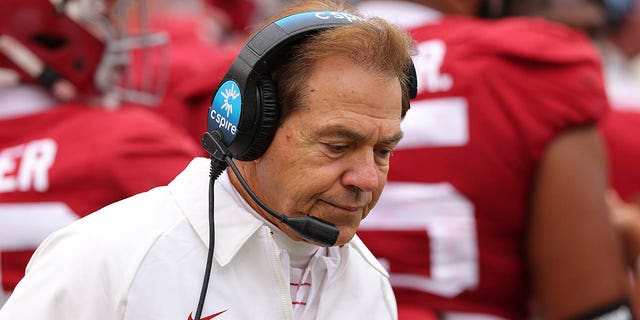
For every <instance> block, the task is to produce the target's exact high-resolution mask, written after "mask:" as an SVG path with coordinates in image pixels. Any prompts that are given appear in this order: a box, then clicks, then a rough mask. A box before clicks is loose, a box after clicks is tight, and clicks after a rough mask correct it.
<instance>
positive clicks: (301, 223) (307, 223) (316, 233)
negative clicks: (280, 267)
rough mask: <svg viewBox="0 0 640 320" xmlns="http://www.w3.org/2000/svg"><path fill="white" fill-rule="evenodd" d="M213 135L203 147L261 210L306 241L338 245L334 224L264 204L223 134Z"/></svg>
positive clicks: (216, 132) (205, 137)
mask: <svg viewBox="0 0 640 320" xmlns="http://www.w3.org/2000/svg"><path fill="white" fill-rule="evenodd" d="M213 133H214V134H213V135H212V134H211V133H210V132H206V133H205V134H204V135H203V136H202V146H203V147H204V148H205V150H207V152H209V154H211V156H212V157H213V158H215V159H216V160H218V161H224V162H225V163H226V164H227V165H228V166H229V167H231V170H233V173H234V174H235V176H236V177H237V178H238V181H240V184H241V185H242V187H243V188H244V190H246V191H247V193H248V194H249V196H250V197H251V199H253V201H255V202H256V204H258V206H260V208H262V209H264V210H265V211H266V212H267V213H269V214H270V215H272V216H274V217H276V218H277V219H278V220H280V222H282V223H283V224H285V225H287V226H288V227H289V228H291V229H292V230H293V231H294V232H295V233H296V234H298V235H299V236H301V237H302V238H304V239H307V240H309V241H311V242H314V243H316V244H320V245H323V246H326V247H331V246H334V245H335V244H336V241H337V240H338V235H339V234H340V231H339V230H338V228H337V227H336V226H335V225H334V224H333V223H331V222H328V221H325V220H323V219H320V218H317V217H313V216H303V217H287V216H286V215H284V214H282V213H278V212H276V211H274V210H273V209H271V208H269V207H268V206H267V205H266V204H265V203H264V202H262V201H261V200H260V198H258V196H256V194H255V193H254V192H253V191H252V190H251V188H250V187H249V185H248V184H247V182H246V181H245V180H244V178H243V177H242V174H241V173H240V171H239V170H238V168H237V167H236V165H235V163H233V161H232V160H231V159H232V155H231V153H230V152H229V150H228V149H227V147H226V146H225V145H224V143H223V142H222V135H221V133H219V132H218V131H214V132H213Z"/></svg>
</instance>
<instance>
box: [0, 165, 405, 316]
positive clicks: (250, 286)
mask: <svg viewBox="0 0 640 320" xmlns="http://www.w3.org/2000/svg"><path fill="white" fill-rule="evenodd" d="M208 173H209V160H208V159H204V158H198V159H195V160H194V161H192V162H191V164H189V166H188V167H187V168H186V169H185V170H184V171H183V172H182V173H180V175H178V176H177V177H176V179H175V180H174V181H172V182H171V183H170V184H169V185H168V186H165V187H159V188H155V189H153V190H151V191H149V192H146V193H142V194H139V195H136V196H133V197H131V198H128V199H125V200H123V201H120V202H117V203H115V204H112V205H110V206H107V207H105V208H103V209H101V210H99V211H97V212H96V213H93V214H91V215H89V216H87V217H85V218H83V219H81V220H78V221H77V222H75V223H73V224H72V225H70V226H69V227H66V228H64V229H62V230H60V231H58V232H56V233H54V234H53V235H52V236H50V237H49V238H48V239H47V240H46V241H45V242H44V243H43V244H42V245H41V246H40V247H39V248H38V250H37V251H36V253H35V254H34V256H33V258H32V260H31V262H30V263H29V266H28V267H27V275H26V276H25V278H24V279H23V280H22V281H21V282H20V284H19V285H18V287H17V288H16V290H15V291H14V293H13V295H12V296H11V297H10V298H9V301H8V302H7V303H6V304H5V305H4V307H3V308H2V309H1V310H0V320H13V319H34V320H35V319H38V320H40V319H49V320H72V319H94V320H95V319H131V320H146V319H148V320H161V319H171V320H187V319H190V317H191V314H194V313H195V308H196V306H197V303H198V298H199V295H200V288H201V286H202V278H203V274H204V267H205V262H206V256H207V246H208V243H209V240H208V239H209V236H208V183H209V175H208ZM236 199H237V198H236V197H233V196H232V195H231V194H230V193H229V192H228V191H227V190H226V189H225V188H224V187H222V186H221V185H220V183H218V182H216V186H215V226H216V241H215V254H214V256H215V261H214V263H213V267H212V274H211V280H210V282H209V290H208V293H207V299H206V303H205V305H204V310H203V312H202V317H203V318H205V317H208V316H210V315H213V314H216V313H219V312H223V313H221V314H220V315H219V316H217V317H215V319H216V320H217V319H221V320H222V319H277V320H281V319H293V313H292V306H291V297H290V293H289V283H288V282H287V281H286V280H285V279H287V278H285V276H284V274H283V270H282V265H281V263H280V260H279V258H278V252H279V251H278V248H277V247H276V244H275V242H274V240H273V238H272V235H271V233H270V230H269V227H267V226H266V225H265V224H264V222H262V221H260V220H258V219H256V218H255V217H254V216H253V215H252V214H250V213H249V212H247V210H246V209H244V207H243V205H242V204H241V203H239V202H238V201H237V200H236ZM245 205H246V204H245ZM340 256H341V257H342V259H341V262H340V265H339V266H338V271H337V274H336V276H335V277H334V278H333V281H331V282H329V283H327V284H326V286H325V291H324V292H323V293H322V295H321V300H320V305H319V310H318V319H396V318H397V309H396V304H395V298H394V296H393V292H392V290H391V286H390V285H389V282H388V275H387V273H386V271H385V270H384V269H383V268H382V266H380V264H379V263H378V261H377V260H376V259H375V258H374V257H373V255H372V254H371V253H370V252H369V251H368V250H367V249H366V247H365V246H364V245H363V244H362V242H361V241H360V240H359V239H358V238H357V236H356V237H354V239H353V240H352V241H351V242H350V243H348V244H346V245H345V246H343V247H341V248H340Z"/></svg>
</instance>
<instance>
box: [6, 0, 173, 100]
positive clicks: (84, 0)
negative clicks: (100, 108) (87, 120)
mask: <svg viewBox="0 0 640 320" xmlns="http://www.w3.org/2000/svg"><path fill="white" fill-rule="evenodd" d="M2 1H3V3H4V7H5V9H4V10H0V71H1V72H0V82H4V83H5V84H6V83H16V82H23V83H36V84H40V85H42V86H44V87H46V88H48V89H50V90H51V91H52V92H53V93H54V94H55V95H56V96H57V97H58V98H61V99H63V100H69V99H72V98H87V97H91V99H93V98H95V97H98V98H106V99H100V100H99V101H100V102H101V103H105V101H107V102H106V103H107V104H110V105H117V104H118V103H119V102H120V101H130V102H136V103H143V104H148V105H155V104H156V103H157V102H158V101H159V99H160V98H161V97H162V95H163V93H164V83H165V78H166V74H165V73H166V71H164V70H162V68H161V66H162V65H166V63H158V62H156V61H157V60H159V59H160V60H162V59H165V60H166V59H168V55H167V53H166V51H167V49H166V44H167V42H168V38H167V36H166V35H164V34H162V33H158V32H151V31H150V30H149V29H148V27H147V22H146V16H145V15H146V12H145V7H144V2H143V1H142V0H140V1H139V0H2ZM150 55H153V57H150ZM61 88H63V89H61Z"/></svg>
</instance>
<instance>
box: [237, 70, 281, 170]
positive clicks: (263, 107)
mask: <svg viewBox="0 0 640 320" xmlns="http://www.w3.org/2000/svg"><path fill="white" fill-rule="evenodd" d="M256 84H257V86H256V90H257V92H256V98H257V103H258V108H259V110H260V111H261V115H260V120H259V121H258V127H257V128H255V130H256V133H255V135H254V138H253V142H252V143H251V145H250V146H249V147H248V148H247V150H245V152H243V153H242V154H241V155H238V156H237V157H236V158H237V159H238V160H243V161H252V160H255V159H257V158H259V157H260V156H262V154H264V153H265V151H267V149H268V148H269V146H270V145H271V141H272V140H273V136H274V135H275V133H276V128H277V127H278V123H279V121H280V108H279V107H278V89H277V87H276V84H275V83H274V82H273V80H271V79H268V78H265V77H260V78H258V80H257V83H256Z"/></svg>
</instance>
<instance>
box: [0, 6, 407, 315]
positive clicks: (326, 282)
mask: <svg viewBox="0 0 640 320" xmlns="http://www.w3.org/2000/svg"><path fill="white" fill-rule="evenodd" d="M347 10H348V8H346V7H344V6H343V5H340V4H337V3H333V2H330V1H304V2H301V3H300V4H299V5H297V6H294V7H291V8H290V9H287V10H284V11H283V12H281V13H280V14H279V15H277V16H276V17H274V18H272V19H271V20H269V21H268V22H267V23H266V24H265V27H264V28H263V29H260V30H259V31H258V32H257V33H256V36H255V37H254V38H251V39H250V40H249V41H248V42H247V45H246V46H245V48H244V49H243V50H242V51H241V53H240V56H239V58H238V59H237V60H236V62H234V64H233V65H232V67H231V69H230V72H229V73H228V76H227V77H226V78H225V80H223V81H224V82H223V83H221V86H220V89H221V90H219V91H218V93H216V95H215V98H214V102H213V105H214V106H216V105H217V102H216V100H217V98H218V97H219V96H220V97H221V99H222V100H223V101H224V103H222V104H221V105H222V106H224V109H216V108H214V107H212V108H211V110H210V118H209V123H210V124H211V123H215V121H218V122H219V124H220V123H223V121H222V120H223V119H225V120H224V124H222V125H220V128H222V129H220V128H216V127H215V126H214V127H212V126H211V125H210V126H209V132H208V133H209V134H211V136H217V135H218V133H219V129H220V130H227V129H228V132H229V133H237V134H238V137H237V138H238V139H239V140H237V141H236V140H233V141H232V142H229V141H226V140H225V141H223V142H224V143H225V144H228V148H229V150H230V151H231V153H232V154H233V156H234V157H235V158H236V160H237V159H250V157H249V156H248V155H247V154H245V153H244V152H238V151H237V149H238V144H241V142H239V141H240V140H242V139H240V138H242V137H246V135H248V134H250V133H252V132H254V131H256V130H263V129H265V127H267V125H266V122H269V121H267V120H265V119H258V120H256V123H262V124H261V125H258V126H249V129H250V130H246V131H244V129H245V127H244V123H245V122H246V121H247V120H246V118H245V117H244V116H240V118H239V121H240V124H238V123H236V122H235V120H233V118H234V117H237V116H238V114H237V113H238V112H240V111H239V110H237V108H238V107H241V108H242V111H241V112H243V114H244V112H245V110H247V109H251V107H252V106H254V107H256V108H257V107H260V108H262V109H265V108H267V105H270V106H271V107H274V106H277V108H278V110H279V111H281V113H282V116H281V118H280V119H276V118H272V119H270V121H272V122H273V123H275V124H276V126H277V128H274V129H275V133H274V136H273V139H272V140H273V142H271V143H270V144H269V142H270V141H262V142H263V143H264V145H263V146H262V149H266V150H263V151H265V152H264V154H263V155H260V154H259V152H257V151H256V152H255V153H252V154H254V155H256V157H255V159H253V160H250V161H236V160H233V161H235V163H234V165H235V166H237V168H236V169H238V172H237V173H241V174H242V176H244V180H246V183H247V186H246V187H247V189H245V186H241V182H240V180H239V178H240V175H237V173H236V172H233V173H232V174H227V173H222V174H221V176H220V177H219V178H218V179H217V180H216V181H215V184H214V185H213V186H212V194H211V198H210V200H209V199H208V196H207V193H208V181H209V177H208V175H209V161H208V159H201V158H200V159H196V160H194V161H193V162H192V163H191V164H190V165H189V166H188V167H187V169H185V170H184V171H183V172H182V173H181V174H180V175H178V177H177V178H176V179H175V180H173V181H172V182H171V183H170V184H169V185H168V186H166V187H160V188H156V189H154V190H151V191H149V192H147V193H142V194H139V195H136V196H134V197H131V198H129V199H126V200H123V201H121V202H118V203H115V204H113V205H110V206H108V207H106V208H104V209H103V210H100V211H98V212H96V213H94V214H92V215H90V216H89V217H87V218H84V219H82V220H80V221H78V222H77V223H74V224H73V225H71V226H70V227H68V228H65V229H63V230H61V231H60V232H57V233H56V234H54V235H53V236H51V237H49V238H48V239H47V240H46V241H45V243H44V244H43V245H42V246H41V247H39V249H38V251H37V252H36V254H35V255H34V258H33V259H32V260H31V262H30V265H29V267H28V270H27V275H26V277H25V278H24V279H23V280H22V281H21V283H20V284H19V285H18V287H17V288H16V291H15V292H14V294H13V295H12V297H11V298H10V299H9V301H8V302H7V304H6V305H5V306H4V308H3V309H2V310H1V311H0V319H2V320H5V319H13V318H15V317H20V318H22V319H40V318H43V317H45V318H47V319H71V318H79V317H80V318H84V317H86V318H93V319H95V318H98V319H198V318H200V311H202V319H211V318H213V317H216V316H218V315H220V318H224V317H226V318H227V319H364V318H366V319H395V318H397V311H396V304H395V299H394V296H393V292H392V290H391V286H390V284H389V282H388V279H387V277H388V276H387V274H386V272H385V271H384V269H383V268H382V266H380V265H379V263H378V262H377V260H376V259H375V258H374V257H373V255H371V253H370V252H369V251H368V249H367V248H366V247H365V246H364V245H363V244H362V243H361V241H360V240H359V239H358V238H357V237H356V236H355V232H356V230H357V228H358V226H359V224H360V221H361V219H363V218H365V217H366V216H367V214H368V213H369V211H370V210H371V208H372V206H373V205H374V204H375V203H376V201H377V199H378V197H379V195H380V193H381V191H382V188H383V186H384V184H385V182H386V175H387V171H388V164H389V157H390V155H391V152H392V151H393V149H394V148H395V146H396V144H397V143H398V141H399V140H400V138H401V136H402V131H401V130H400V121H401V119H402V118H403V116H404V114H405V112H406V110H407V109H408V100H409V97H411V96H412V94H411V92H412V90H410V88H413V87H414V85H413V84H411V83H412V82H409V81H408V76H410V75H411V73H410V72H407V70H409V71H410V70H412V64H411V60H410V56H409V52H410V50H411V48H412V45H413V42H412V40H411V38H410V37H409V36H408V35H407V34H406V33H405V32H404V31H402V30H400V29H398V28H396V27H393V26H392V25H390V24H388V23H387V22H385V21H384V20H381V19H366V20H365V19H363V18H359V17H357V16H355V15H353V14H352V13H349V11H347ZM307 27H309V28H307ZM291 30H293V31H291ZM289 31H291V32H293V33H294V34H295V35H299V36H300V37H299V38H296V39H295V41H293V40H292V37H293V36H291V37H289V36H288V35H287V32H289ZM280 37H283V38H282V39H280ZM274 39H280V40H281V41H278V42H277V45H276V44H274V43H273V41H275V40H274ZM290 40H291V41H290ZM272 46H273V47H272ZM274 47H277V49H275V48H274ZM269 48H272V49H269ZM274 50H275V51H274ZM265 52H266V53H265ZM260 53H262V54H264V55H265V57H264V59H266V60H264V59H263V58H259V59H257V60H255V59H253V58H251V57H255V55H256V54H260ZM245 54H246V55H245ZM250 63H254V64H255V65H254V68H251V69H246V68H245V69H243V70H244V71H246V72H248V75H246V77H243V79H244V80H246V82H243V81H240V80H238V79H235V80H233V79H232V78H233V77H237V76H238V72H236V71H238V70H239V69H235V68H236V64H237V67H238V68H240V69H242V68H244V67H243V66H245V64H250ZM410 67H411V68H410ZM257 69H260V72H264V73H262V74H260V75H256V74H255V73H254V71H256V70H257ZM267 75H269V76H270V78H271V80H268V79H266V78H265V77H263V76H267ZM252 81H256V82H257V83H256V82H254V83H253V84H255V85H256V86H255V87H253V89H255V90H248V91H246V92H245V91H242V90H243V89H244V88H247V87H248V86H245V84H246V83H251V82H252ZM271 82H273V83H271ZM227 83H231V84H230V85H229V88H227V87H225V86H226V85H227ZM269 83H270V85H275V84H277V88H278V89H277V90H275V88H274V87H273V86H271V87H269ZM227 89H228V90H227ZM238 89H242V90H241V92H242V95H239V94H238ZM257 93H260V94H257ZM252 95H253V96H252ZM274 95H277V98H275V97H274ZM239 99H242V104H240V103H239V101H240V100H239ZM259 99H264V101H262V102H260V103H258V102H257V101H258V100H259ZM267 100H269V101H267ZM275 100H277V104H276V103H274V102H275ZM258 104H259V105H258ZM258 111H259V110H258ZM253 116H254V117H255V114H253ZM259 117H261V116H259ZM259 117H258V118H259ZM236 120H238V119H237V118H236ZM212 128H213V129H212ZM224 137H225V139H226V138H228V137H229V136H226V133H225V135H224ZM257 140H260V138H258V139H257ZM216 142H217V141H216ZM251 142H255V140H252V141H251ZM217 156H218V154H216V153H215V152H213V154H212V157H214V158H215V157H217ZM216 159H217V158H216ZM216 161H217V160H216ZM214 163H215V161H214ZM235 166H234V167H232V168H235ZM249 189H251V190H253V193H254V195H255V196H256V198H258V199H260V200H262V201H263V202H264V203H265V204H266V205H267V206H269V207H270V208H272V209H273V210H274V211H277V212H282V213H283V214H284V215H285V218H288V219H289V220H292V221H293V220H295V221H300V220H303V221H312V222H315V223H316V224H317V225H323V226H326V227H328V228H329V229H331V230H336V229H337V231H338V232H337V233H333V234H332V235H335V236H337V237H336V238H331V239H330V240H331V241H327V242H325V241H322V242H323V244H325V245H328V246H326V247H325V246H319V245H317V244H315V243H314V242H316V241H315V240H314V239H317V238H316V237H314V236H313V235H310V234H309V233H308V232H310V233H313V232H315V231H317V230H316V228H312V229H310V230H306V231H303V232H301V233H298V232H296V231H294V229H295V228H290V227H289V226H286V225H285V224H284V223H283V220H281V219H278V220H276V219H274V218H273V217H272V216H271V214H270V213H268V212H267V211H266V209H264V208H263V207H262V206H260V205H258V204H257V203H256V202H255V201H254V199H252V196H251V195H249V191H248V190H249ZM214 199H215V201H214ZM209 205H211V208H212V210H213V211H215V218H214V220H209V219H208V218H207V208H208V206H209ZM296 219H297V220H296ZM320 219H321V220H320ZM214 221H215V228H210V227H209V223H213V222H214ZM212 230H213V231H215V235H213V237H211V239H212V240H215V247H213V246H214V242H213V241H212V242H210V241H209V238H208V237H207V233H208V231H212ZM331 243H334V244H335V245H331ZM207 247H210V248H213V250H212V259H211V260H209V261H211V265H210V269H209V268H205V262H206V260H207ZM205 269H207V270H205ZM209 271H210V274H211V281H210V282H209V283H208V285H204V286H202V282H203V274H205V273H207V274H208V272H209ZM204 282H205V283H207V281H204ZM201 286H202V288H201ZM201 289H203V291H204V293H205V294H204V295H200V291H201ZM199 296H202V297H203V298H202V302H203V303H198V297H199ZM196 306H198V307H197V309H196ZM200 307H202V309H200Z"/></svg>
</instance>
